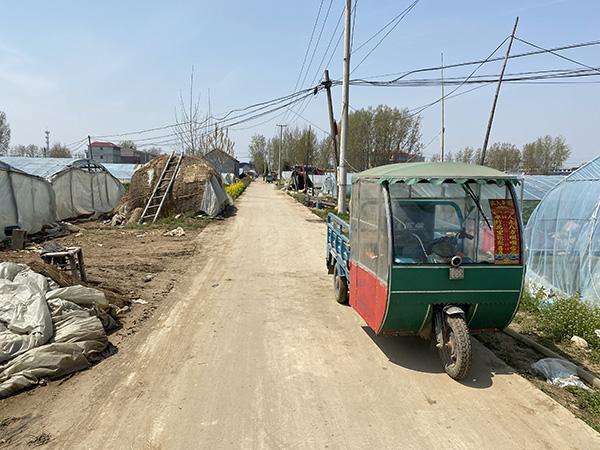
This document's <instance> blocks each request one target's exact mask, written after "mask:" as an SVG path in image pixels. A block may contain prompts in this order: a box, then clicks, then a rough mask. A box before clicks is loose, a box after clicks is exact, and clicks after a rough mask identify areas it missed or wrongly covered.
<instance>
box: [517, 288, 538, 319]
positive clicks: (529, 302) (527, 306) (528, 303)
mask: <svg viewBox="0 0 600 450" xmlns="http://www.w3.org/2000/svg"><path fill="white" fill-rule="evenodd" d="M543 302H544V290H543V289H540V290H538V291H537V292H536V293H535V294H532V293H531V292H529V291H528V290H526V289H525V290H524V291H523V295H522V296H521V304H520V305H519V309H520V310H521V311H525V312H528V313H531V314H539V312H540V308H541V306H542V303H543Z"/></svg>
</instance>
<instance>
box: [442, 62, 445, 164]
mask: <svg viewBox="0 0 600 450" xmlns="http://www.w3.org/2000/svg"><path fill="white" fill-rule="evenodd" d="M444 100H445V95H444V54H443V53H442V162H444V144H445V142H444V138H445V134H446V120H445V115H444V113H445V111H444V103H445V102H444Z"/></svg>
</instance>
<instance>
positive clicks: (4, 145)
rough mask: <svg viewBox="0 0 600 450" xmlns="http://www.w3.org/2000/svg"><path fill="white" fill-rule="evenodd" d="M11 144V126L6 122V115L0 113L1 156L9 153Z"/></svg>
mask: <svg viewBox="0 0 600 450" xmlns="http://www.w3.org/2000/svg"><path fill="white" fill-rule="evenodd" d="M9 144H10V125H9V124H8V122H7V121H6V113H5V112H4V111H0V155H6V154H7V153H8V146H9Z"/></svg>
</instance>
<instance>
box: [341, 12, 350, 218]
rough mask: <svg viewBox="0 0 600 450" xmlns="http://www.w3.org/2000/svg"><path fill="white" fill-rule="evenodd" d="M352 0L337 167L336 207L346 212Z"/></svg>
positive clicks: (346, 34)
mask: <svg viewBox="0 0 600 450" xmlns="http://www.w3.org/2000/svg"><path fill="white" fill-rule="evenodd" d="M351 22H352V0H346V25H345V26H346V28H345V30H344V73H343V79H342V133H341V139H340V167H339V169H338V176H337V182H338V201H337V209H338V212H340V213H346V211H347V208H346V154H347V153H348V109H349V108H348V106H349V102H350V33H351V26H352V23H351Z"/></svg>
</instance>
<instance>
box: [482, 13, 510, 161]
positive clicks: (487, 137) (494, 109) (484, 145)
mask: <svg viewBox="0 0 600 450" xmlns="http://www.w3.org/2000/svg"><path fill="white" fill-rule="evenodd" d="M518 25H519V18H518V17H517V19H516V20H515V26H514V28H513V31H512V34H511V35H510V40H509V41H508V48H507V49H506V56H505V57H504V64H502V71H501V72H500V78H499V79H498V86H496V95H494V102H493V103H492V110H491V111H490V119H489V121H488V126H487V131H486V132H485V139H484V141H483V147H482V148H481V161H480V164H481V165H483V164H484V163H485V152H486V151H487V147H488V142H489V140H490V133H491V132H492V123H493V122H494V114H495V113H496V105H497V103H498V95H500V86H502V80H503V78H504V71H505V70H506V63H508V58H509V56H510V49H511V48H512V44H513V41H514V40H515V34H516V33H517V26H518Z"/></svg>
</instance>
